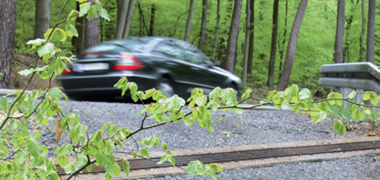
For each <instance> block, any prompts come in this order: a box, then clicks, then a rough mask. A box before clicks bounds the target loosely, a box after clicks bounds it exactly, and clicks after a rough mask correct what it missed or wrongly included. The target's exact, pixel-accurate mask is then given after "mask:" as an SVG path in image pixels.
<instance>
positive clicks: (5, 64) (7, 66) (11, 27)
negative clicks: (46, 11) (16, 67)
mask: <svg viewBox="0 0 380 180" xmlns="http://www.w3.org/2000/svg"><path fill="white" fill-rule="evenodd" d="M16 7H17V0H1V1H0V88H9V84H10V77H11V65H12V57H13V41H14V35H15V23H16Z"/></svg>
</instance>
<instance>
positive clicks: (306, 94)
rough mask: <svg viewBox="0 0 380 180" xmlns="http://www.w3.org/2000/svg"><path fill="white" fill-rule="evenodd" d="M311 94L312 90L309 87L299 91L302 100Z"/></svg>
mask: <svg viewBox="0 0 380 180" xmlns="http://www.w3.org/2000/svg"><path fill="white" fill-rule="evenodd" d="M310 96H311V93H310V90H309V89H306V88H304V89H302V90H301V91H300V93H299V97H300V100H302V99H307V98H309V97H310Z"/></svg>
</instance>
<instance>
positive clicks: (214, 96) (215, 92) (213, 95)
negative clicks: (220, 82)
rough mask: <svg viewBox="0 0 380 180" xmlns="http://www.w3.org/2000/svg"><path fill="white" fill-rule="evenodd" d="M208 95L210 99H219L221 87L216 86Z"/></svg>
mask: <svg viewBox="0 0 380 180" xmlns="http://www.w3.org/2000/svg"><path fill="white" fill-rule="evenodd" d="M208 96H209V98H210V100H217V99H218V98H219V96H220V87H216V88H214V89H213V90H212V91H211V92H210V94H209V95H208Z"/></svg>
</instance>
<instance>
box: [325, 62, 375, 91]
mask: <svg viewBox="0 0 380 180" xmlns="http://www.w3.org/2000/svg"><path fill="white" fill-rule="evenodd" d="M320 73H321V74H323V75H324V77H323V78H320V79H319V85H320V86H323V87H330V88H351V89H362V90H364V91H374V92H376V93H380V83H379V81H380V70H379V67H377V66H375V65H374V64H372V63H369V62H357V63H338V64H326V65H323V66H321V69H320Z"/></svg>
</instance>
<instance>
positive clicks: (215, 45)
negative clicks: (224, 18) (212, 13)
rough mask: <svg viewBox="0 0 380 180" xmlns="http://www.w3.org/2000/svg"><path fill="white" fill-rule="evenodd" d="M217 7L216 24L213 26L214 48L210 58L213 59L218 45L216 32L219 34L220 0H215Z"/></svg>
mask: <svg viewBox="0 0 380 180" xmlns="http://www.w3.org/2000/svg"><path fill="white" fill-rule="evenodd" d="M216 3H217V7H216V8H217V9H216V26H215V38H214V49H213V51H212V58H211V59H213V60H214V59H215V52H216V48H217V46H218V34H219V23H220V0H217V2H216Z"/></svg>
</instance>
